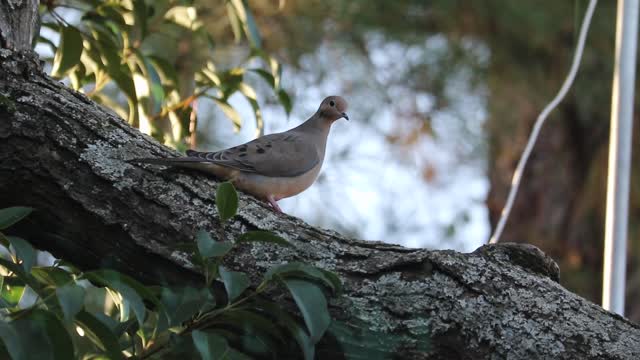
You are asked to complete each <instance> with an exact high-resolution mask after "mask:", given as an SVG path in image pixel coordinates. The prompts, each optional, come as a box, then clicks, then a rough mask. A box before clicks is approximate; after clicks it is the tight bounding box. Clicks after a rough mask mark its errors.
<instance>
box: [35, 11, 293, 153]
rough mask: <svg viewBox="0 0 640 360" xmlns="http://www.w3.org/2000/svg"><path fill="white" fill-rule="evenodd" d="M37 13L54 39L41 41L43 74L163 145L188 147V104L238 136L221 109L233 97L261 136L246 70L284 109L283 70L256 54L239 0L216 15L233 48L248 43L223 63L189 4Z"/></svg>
mask: <svg viewBox="0 0 640 360" xmlns="http://www.w3.org/2000/svg"><path fill="white" fill-rule="evenodd" d="M42 7H43V14H42V26H43V27H44V28H47V29H50V30H52V31H50V32H45V33H44V34H43V35H42V36H40V38H39V42H41V43H42V44H45V45H47V46H49V47H51V49H52V50H53V52H54V53H55V55H54V57H53V58H45V60H49V61H51V63H52V69H51V74H52V75H53V76H54V77H58V78H63V77H67V78H68V79H69V82H70V85H71V87H73V88H74V89H76V90H79V91H80V92H83V93H85V94H86V95H87V96H89V97H90V98H91V99H92V100H95V101H98V102H100V103H102V104H104V105H106V106H108V107H110V108H112V109H113V110H114V111H116V112H117V113H118V115H120V116H121V117H123V118H124V119H127V121H128V122H129V123H130V124H132V125H134V126H136V127H138V128H139V129H140V130H141V131H142V132H144V133H146V134H150V135H153V136H154V137H156V138H157V139H158V140H160V141H162V142H164V143H166V144H168V145H171V146H173V147H177V148H181V149H184V148H187V147H195V146H196V131H195V130H196V125H197V113H196V106H195V105H196V101H211V102H213V103H214V104H216V105H217V106H218V107H219V108H220V109H222V111H223V112H224V114H225V115H226V116H227V117H228V118H229V119H230V120H231V121H232V122H233V125H234V126H235V128H236V129H239V128H240V126H241V125H242V119H241V117H240V115H239V114H238V113H237V112H236V111H235V110H234V109H233V107H232V106H231V105H230V104H229V103H228V99H229V97H230V96H232V95H233V94H235V93H240V94H242V95H243V96H244V97H245V98H246V99H247V100H248V101H249V103H250V104H251V106H252V108H253V111H254V116H255V121H256V127H257V130H258V134H260V133H261V132H262V129H263V120H262V114H261V112H260V105H259V104H258V99H257V94H256V91H255V90H254V89H253V87H252V86H250V85H249V84H248V83H247V82H245V81H244V75H245V74H246V73H247V72H253V73H255V74H257V75H258V76H260V77H262V78H263V79H264V80H265V81H266V82H267V84H268V85H269V86H270V87H271V88H272V90H273V91H274V92H275V94H277V97H278V99H279V100H280V102H281V103H282V105H283V106H284V107H285V110H286V111H287V112H288V111H289V110H290V107H291V103H290V100H289V98H288V95H287V93H286V92H285V91H284V90H283V89H281V87H280V76H281V66H280V64H279V63H278V62H277V61H276V60H275V59H274V58H272V57H270V56H269V55H268V54H267V53H265V52H264V51H263V50H262V48H261V40H260V34H259V32H258V29H257V27H256V24H255V22H254V20H253V16H252V14H251V11H250V10H249V8H248V7H247V6H246V4H245V3H244V2H243V1H240V0H238V1H228V2H226V6H225V12H224V13H223V14H222V15H220V16H219V19H225V20H227V21H228V23H230V25H231V27H232V28H233V31H234V34H235V42H236V43H240V42H243V43H247V44H248V45H249V46H247V47H246V48H247V49H248V52H247V53H245V54H244V55H243V56H242V57H235V58H231V59H229V57H225V56H220V55H218V54H214V50H215V49H216V38H215V37H214V35H215V33H211V32H208V31H207V29H206V28H205V26H204V21H203V19H202V18H201V17H200V15H199V11H200V10H199V9H198V8H197V7H196V6H194V2H193V1H189V0H185V1H154V2H145V1H144V0H120V1H99V0H75V1H55V0H54V1H46V2H44V4H43V6H42ZM225 30H227V26H225ZM46 34H48V35H49V36H47V35H46ZM52 37H53V38H55V37H59V41H57V42H54V41H53V39H52Z"/></svg>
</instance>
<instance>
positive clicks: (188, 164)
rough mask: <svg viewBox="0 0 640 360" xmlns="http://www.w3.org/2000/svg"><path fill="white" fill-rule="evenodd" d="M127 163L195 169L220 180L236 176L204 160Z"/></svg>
mask: <svg viewBox="0 0 640 360" xmlns="http://www.w3.org/2000/svg"><path fill="white" fill-rule="evenodd" d="M127 162H128V163H136V164H154V165H163V166H177V167H181V168H189V169H196V170H199V171H203V172H206V173H210V174H213V175H214V176H215V177H218V178H221V179H232V178H234V177H235V176H236V175H237V172H238V171H237V170H234V169H231V168H228V167H225V166H220V165H217V164H214V163H212V162H210V161H207V160H206V159H203V158H199V157H193V156H184V157H175V158H141V159H131V160H127Z"/></svg>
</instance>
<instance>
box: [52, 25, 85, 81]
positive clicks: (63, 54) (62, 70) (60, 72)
mask: <svg viewBox="0 0 640 360" xmlns="http://www.w3.org/2000/svg"><path fill="white" fill-rule="evenodd" d="M82 48H83V47H82V34H80V31H78V29H76V28H75V27H73V26H62V28H61V30H60V46H59V47H58V49H57V50H56V54H55V56H54V58H53V67H52V69H51V76H53V77H57V78H61V77H63V76H64V75H66V73H67V72H68V71H69V70H71V69H72V68H73V67H74V66H76V65H77V64H78V63H79V62H80V56H82Z"/></svg>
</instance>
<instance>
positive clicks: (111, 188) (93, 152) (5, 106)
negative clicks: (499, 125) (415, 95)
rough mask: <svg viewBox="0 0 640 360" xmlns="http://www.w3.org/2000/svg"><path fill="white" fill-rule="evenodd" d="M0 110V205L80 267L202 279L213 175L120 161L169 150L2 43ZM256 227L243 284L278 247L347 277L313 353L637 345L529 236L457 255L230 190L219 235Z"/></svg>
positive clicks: (584, 350) (466, 353)
mask: <svg viewBox="0 0 640 360" xmlns="http://www.w3.org/2000/svg"><path fill="white" fill-rule="evenodd" d="M0 119H2V120H1V121H0V204H2V206H3V207H6V206H11V205H27V206H33V207H35V208H36V209H37V211H36V212H35V214H34V215H33V216H31V217H30V218H28V219H27V220H26V221H25V222H24V223H23V224H22V226H19V227H16V229H15V231H16V232H17V234H18V235H20V236H23V237H25V238H27V239H28V240H29V241H31V242H32V243H33V244H34V245H36V246H37V247H39V248H41V249H44V250H48V251H50V252H52V253H53V254H54V255H55V256H57V257H59V258H62V259H65V260H68V261H70V262H73V263H75V264H77V265H78V266H80V267H81V268H84V269H90V268H96V267H110V268H114V269H117V270H119V271H122V272H125V273H127V274H130V275H132V276H134V277H135V278H137V279H138V280H141V281H143V282H146V283H185V282H186V283H189V282H195V281H202V278H201V274H198V273H197V271H196V270H195V269H196V267H195V266H194V265H193V263H192V262H191V261H190V257H191V254H189V253H187V252H185V251H184V250H183V249H184V247H183V246H181V244H185V243H191V242H193V239H194V235H195V233H196V231H197V230H198V229H200V228H205V229H207V230H209V231H211V232H213V233H217V232H216V229H218V228H219V227H220V224H219V223H218V220H217V219H218V217H217V214H216V207H215V190H216V186H217V182H216V181H215V180H214V179H211V178H209V177H207V176H205V175H203V174H200V173H197V172H192V171H189V170H174V169H169V170H166V169H164V168H161V167H157V166H152V165H135V164H130V163H127V162H126V160H129V159H133V158H139V157H156V156H157V157H163V156H175V155H177V153H176V152H175V151H174V150H171V149H169V148H167V147H165V146H162V145H161V144H158V143H157V142H156V141H155V140H153V139H152V138H150V137H148V136H146V135H143V134H141V133H140V132H138V131H137V130H136V129H133V128H131V127H130V126H129V125H127V124H126V123H125V122H124V121H123V120H122V119H120V118H118V117H117V116H116V115H115V114H113V113H112V112H110V111H109V110H107V109H105V108H104V107H102V106H100V105H97V104H96V103H94V102H92V101H91V100H89V99H88V98H87V97H85V96H84V95H82V94H79V93H76V92H74V91H72V90H70V89H68V88H66V87H65V86H64V85H63V84H61V83H59V82H57V81H54V80H53V79H51V78H49V77H48V76H46V75H45V74H43V73H42V70H41V69H40V67H39V60H38V59H37V57H36V56H35V55H34V54H32V53H30V52H13V51H10V50H0ZM254 229H261V230H268V231H273V232H275V233H277V234H278V235H280V236H282V237H283V238H285V239H287V240H288V241H289V242H291V243H292V244H293V247H292V248H281V247H275V246H273V245H271V244H264V243H251V244H243V245H241V246H239V247H238V249H236V250H234V252H233V253H232V254H231V255H230V256H229V263H227V264H225V265H226V266H228V267H230V268H232V269H236V270H238V269H239V270H242V271H245V272H247V273H248V274H249V275H250V277H251V279H252V281H253V283H254V284H257V281H258V279H259V278H260V277H261V274H262V273H263V272H264V271H265V270H266V269H268V268H269V267H271V266H273V265H276V264H280V263H283V262H287V261H304V262H307V263H312V264H315V265H317V266H320V267H323V268H325V269H328V270H332V271H335V272H336V273H337V274H338V275H339V276H340V277H341V278H342V280H343V281H344V284H345V293H344V295H343V296H342V297H340V298H339V299H336V300H334V301H332V302H331V304H330V311H331V313H332V315H333V316H334V318H335V319H336V321H334V324H333V325H332V327H331V328H330V331H329V335H328V336H327V337H325V339H324V340H323V342H321V344H320V345H319V347H318V350H317V351H318V356H319V357H320V358H331V359H333V358H343V357H345V355H344V353H348V354H350V356H354V357H365V356H366V357H371V356H374V357H378V358H379V357H387V358H403V359H408V358H424V357H427V356H430V357H431V358H435V359H452V358H460V359H481V358H556V359H576V358H581V359H623V358H624V359H632V358H640V327H639V326H638V325H636V324H633V323H631V322H629V321H627V320H625V319H624V318H621V317H619V316H617V315H614V314H611V313H609V312H607V311H605V310H603V309H602V308H600V307H599V306H597V305H595V304H592V303H590V302H588V301H586V300H584V299H582V298H580V297H578V296H577V295H575V294H573V293H571V292H569V291H567V290H566V289H564V288H563V287H562V286H561V285H560V284H559V283H558V267H557V265H556V264H555V263H554V262H553V261H552V260H551V259H550V258H548V257H547V256H546V255H544V254H543V253H542V252H540V250H538V249H537V248H535V247H533V246H527V245H515V244H501V245H495V246H484V247H482V248H480V249H478V250H477V251H475V252H473V253H470V254H462V253H457V252H454V251H428V250H425V249H406V248H403V247H400V246H396V245H389V244H385V243H381V242H366V241H359V240H352V239H347V238H345V237H343V236H341V235H340V234H337V233H335V232H331V231H327V230H321V229H317V228H314V227H312V226H309V225H308V224H306V223H304V222H302V221H301V220H299V219H296V218H293V217H290V216H287V215H281V214H276V213H274V212H273V211H272V210H271V209H269V208H268V207H267V206H266V205H264V204H263V203H261V202H260V201H258V200H256V199H254V198H253V197H251V196H248V195H244V194H241V196H240V211H239V215H238V216H236V217H235V218H234V219H233V220H232V221H231V223H230V224H228V225H227V226H226V232H225V237H226V238H227V239H226V240H229V239H233V238H235V237H237V236H238V235H239V234H241V233H242V232H244V231H246V230H254ZM389 240H393V239H389Z"/></svg>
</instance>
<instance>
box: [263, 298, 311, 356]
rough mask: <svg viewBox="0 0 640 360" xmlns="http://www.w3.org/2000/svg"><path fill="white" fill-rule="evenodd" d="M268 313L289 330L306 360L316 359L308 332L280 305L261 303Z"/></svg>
mask: <svg viewBox="0 0 640 360" xmlns="http://www.w3.org/2000/svg"><path fill="white" fill-rule="evenodd" d="M259 306H260V307H261V308H262V309H263V310H264V311H265V312H266V313H268V314H270V315H271V316H272V317H273V318H274V319H276V322H277V324H278V325H280V326H282V327H284V328H285V329H287V331H288V332H289V334H290V335H291V336H292V337H293V338H294V339H295V341H296V342H297V343H298V346H299V347H300V349H301V350H302V353H303V355H304V359H305V360H313V359H315V345H314V343H313V342H311V339H310V338H309V335H308V334H307V332H306V331H305V330H304V329H303V328H302V327H301V326H300V325H299V324H298V322H297V321H296V320H295V319H294V318H293V317H291V315H289V313H287V312H286V311H284V310H283V309H282V308H281V307H280V306H279V305H277V304H274V303H271V302H261V303H260V305H259Z"/></svg>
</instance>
